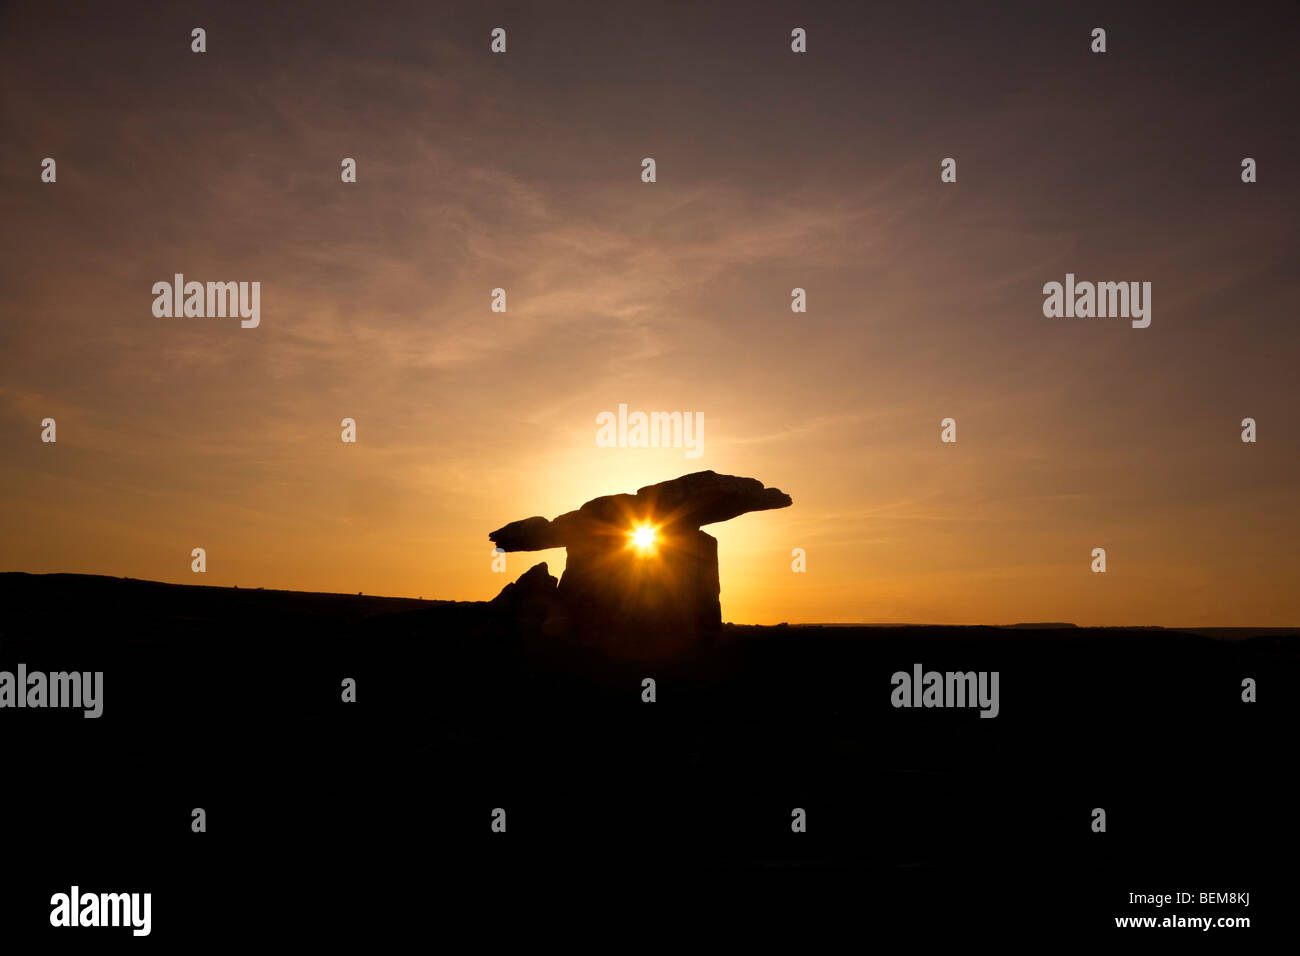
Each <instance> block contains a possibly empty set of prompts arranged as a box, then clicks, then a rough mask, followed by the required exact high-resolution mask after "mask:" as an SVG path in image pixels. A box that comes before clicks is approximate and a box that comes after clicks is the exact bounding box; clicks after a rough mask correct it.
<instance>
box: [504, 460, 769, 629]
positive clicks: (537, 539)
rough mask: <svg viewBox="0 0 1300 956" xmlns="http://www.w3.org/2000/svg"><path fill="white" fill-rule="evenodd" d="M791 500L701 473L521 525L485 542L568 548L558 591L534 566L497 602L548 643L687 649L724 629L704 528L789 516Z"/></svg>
mask: <svg viewBox="0 0 1300 956" xmlns="http://www.w3.org/2000/svg"><path fill="white" fill-rule="evenodd" d="M791 504H792V501H791V499H790V496H789V495H787V494H786V493H785V492H783V491H780V490H778V489H776V488H765V487H764V486H763V483H762V482H761V481H758V480H757V479H755V478H740V477H737V476H735V475H719V474H716V473H714V472H712V471H700V472H695V473H694V474H690V475H683V476H682V477H680V478H674V479H672V480H671V481H662V482H660V483H659V484H657V485H647V486H646V487H644V488H641V489H638V490H637V492H636V494H632V495H628V494H622V495H605V496H603V497H600V498H594V499H592V500H591V501H588V502H587V503H586V504H584V505H583V506H582V507H581V508H579V509H578V510H577V511H570V512H568V513H566V514H562V515H560V516H559V517H558V518H554V519H552V520H547V519H546V518H543V517H534V518H523V519H521V520H519V521H512V522H510V523H509V524H507V525H505V526H504V527H501V528H498V529H497V530H496V531H493V532H492V533H491V534H490V535H489V536H488V537H489V539H490V540H491V541H492V542H493V543H494V544H495V545H496V547H497V548H498V549H500V550H501V551H542V550H546V549H548V548H564V549H566V551H567V553H568V554H567V562H566V566H565V570H564V574H563V577H562V578H561V580H560V581H559V583H558V585H556V584H555V583H554V582H555V579H554V578H553V577H551V576H550V575H549V574H548V573H547V569H546V565H545V564H539V565H534V566H533V567H532V568H531V569H530V570H529V571H527V572H525V573H524V574H523V575H522V576H521V577H520V579H519V580H518V581H516V582H515V583H513V584H510V585H507V586H506V587H505V589H504V590H503V591H502V592H501V594H500V595H498V596H497V598H496V600H495V601H494V602H493V603H494V604H495V605H497V607H498V608H503V609H506V610H508V611H511V612H513V611H516V610H517V611H518V612H519V613H521V614H526V616H527V617H529V618H530V619H531V620H537V619H539V618H544V627H545V629H546V631H547V633H551V634H565V633H567V634H571V635H575V636H579V637H582V638H585V639H588V640H594V641H597V642H599V643H601V644H606V645H610V644H615V645H617V644H627V643H629V642H650V643H659V644H665V643H668V644H676V645H680V644H681V642H682V641H683V640H689V639H691V638H693V637H697V636H700V635H704V634H710V633H713V632H716V631H718V630H719V629H720V628H721V627H722V608H721V605H720V604H719V601H718V595H719V592H720V587H719V584H718V542H717V539H716V538H714V537H713V536H712V535H709V534H707V533H705V532H704V531H701V530H700V528H701V527H702V526H704V525H710V524H716V523H717V522H719V521H729V520H731V519H732V518H735V517H737V516H739V515H743V514H745V513H746V512H750V511H768V510H771V509H773V508H788V507H789V506H790V505H791Z"/></svg>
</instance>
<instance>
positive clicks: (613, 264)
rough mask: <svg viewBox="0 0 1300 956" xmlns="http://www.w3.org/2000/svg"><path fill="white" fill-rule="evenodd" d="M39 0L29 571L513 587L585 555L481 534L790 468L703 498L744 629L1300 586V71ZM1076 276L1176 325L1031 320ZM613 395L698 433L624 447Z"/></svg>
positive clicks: (778, 16) (1063, 42)
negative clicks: (770, 496)
mask: <svg viewBox="0 0 1300 956" xmlns="http://www.w3.org/2000/svg"><path fill="white" fill-rule="evenodd" d="M37 9H39V8H38V7H37V6H33V5H27V6H24V5H22V4H19V5H17V6H14V7H11V8H8V9H7V10H6V12H4V13H3V14H0V27H2V28H0V63H2V64H3V66H2V67H0V69H2V70H3V73H2V74H0V79H2V80H3V82H2V83H0V104H2V105H3V113H2V114H0V116H2V117H3V127H4V130H5V136H4V141H5V144H6V145H5V148H4V151H3V157H2V158H0V162H2V164H3V165H2V167H0V183H2V185H3V194H2V202H3V205H2V207H0V213H2V214H3V219H4V222H5V224H6V225H5V228H4V230H3V239H2V241H3V247H2V249H0V251H2V252H3V255H4V261H5V263H6V268H5V275H6V279H5V282H4V283H3V288H0V307H2V309H3V325H2V326H0V441H2V442H3V448H4V449H5V453H4V456H3V458H2V459H0V507H2V509H3V512H2V514H3V527H4V533H3V536H0V570H24V571H74V572H86V573H97V574H111V575H123V576H131V577H137V578H152V579H158V580H164V581H174V582H182V583H204V584H211V585H232V584H238V585H240V586H241V587H256V586H265V587H268V588H291V589H303V590H316V591H344V592H348V591H351V592H355V591H364V592H366V593H375V594H390V595H410V596H415V595H423V596H424V597H438V598H456V599H486V598H489V597H491V596H493V595H494V594H495V593H496V592H497V591H498V590H499V589H500V588H501V587H502V586H503V585H504V584H505V583H506V581H507V580H508V579H513V578H514V577H516V576H517V575H518V574H519V573H522V571H524V570H526V568H527V567H528V566H529V565H530V564H532V563H533V562H534V561H535V560H546V561H548V562H549V563H550V565H551V568H552V570H553V571H555V572H558V570H559V569H560V568H562V566H563V552H543V553H539V554H538V555H536V556H532V555H526V554H511V555H510V556H509V559H508V566H509V573H508V575H500V574H494V573H493V572H492V570H491V556H490V551H491V545H490V544H489V543H488V540H487V534H488V532H489V531H491V530H492V529H494V528H497V527H499V526H501V525H502V524H505V523H506V522H508V521H511V520H513V519H516V518H522V517H527V516H529V515H537V514H540V515H546V516H548V517H554V516H555V515H556V514H559V513H561V512H563V511H567V510H570V509H572V508H576V507H577V506H578V505H580V504H581V503H582V502H583V501H586V500H587V499H589V498H592V497H595V496H597V495H600V494H610V493H617V492H630V491H634V490H635V489H636V488H637V487H639V486H641V485H645V484H649V483H652V482H657V481H662V480H665V479H668V478H672V477H676V476H677V475H680V474H685V473H687V472H690V471H698V470H703V469H712V470H714V471H717V472H720V473H727V474H738V475H747V476H753V477H756V478H759V479H760V480H762V481H763V482H764V483H765V484H768V485H774V486H777V487H779V488H781V489H782V490H784V491H786V492H788V493H789V494H790V495H791V496H792V497H793V498H794V506H793V507H792V508H789V509H785V510H782V511H774V512H766V513H761V514H752V515H746V516H743V517H741V518H738V519H736V520H734V521H732V522H729V523H726V524H723V525H719V526H713V527H710V528H708V529H707V530H709V531H710V532H711V533H713V534H715V535H716V536H717V537H718V539H719V542H720V562H721V580H722V609H723V617H724V619H726V620H733V621H738V622H746V623H775V622H779V621H791V622H797V621H827V622H829V621H911V622H933V623H1010V622H1015V621H1032V620H1039V621H1042V620H1050V621H1073V622H1076V623H1079V624H1103V625H1105V624H1165V625H1201V626H1209V625H1237V626H1250V625H1253V626H1287V625H1293V624H1295V623H1296V622H1297V620H1300V588H1297V587H1296V586H1295V581H1296V578H1297V571H1298V570H1300V507H1298V506H1297V495H1296V488H1297V487H1298V486H1300V437H1298V435H1297V427H1296V423H1295V416H1296V412H1297V408H1300V402H1297V398H1298V397H1300V395H1298V392H1300V386H1297V376H1296V374H1295V367H1296V358H1297V355H1298V354H1300V351H1298V350H1297V347H1298V346H1300V335H1298V334H1297V331H1296V323H1295V310H1294V293H1293V289H1294V262H1295V253H1296V231H1295V223H1296V221H1297V215H1296V214H1297V211H1298V210H1297V202H1296V199H1297V193H1296V187H1295V185H1294V183H1295V181H1296V177H1295V170H1294V169H1293V168H1291V166H1293V164H1294V162H1295V159H1294V157H1295V156H1297V155H1300V153H1297V151H1296V150H1295V148H1294V147H1295V144H1294V143H1293V142H1291V139H1292V138H1294V135H1295V134H1294V132H1293V131H1292V129H1291V128H1290V127H1292V126H1293V124H1283V123H1280V122H1279V119H1278V117H1279V116H1280V115H1282V114H1281V113H1279V112H1278V110H1279V106H1278V104H1279V103H1284V102H1293V100H1294V89H1293V87H1294V78H1290V79H1286V78H1285V77H1284V75H1282V74H1279V73H1277V72H1276V71H1275V70H1274V68H1273V67H1270V66H1269V65H1268V64H1269V63H1272V62H1275V61H1276V62H1282V60H1281V59H1276V58H1270V57H1268V56H1260V55H1258V54H1259V52H1260V51H1258V50H1254V51H1251V50H1247V51H1245V52H1244V53H1241V56H1242V59H1240V60H1226V59H1222V57H1223V56H1224V55H1225V54H1222V53H1216V51H1218V50H1220V49H1221V48H1220V47H1217V46H1215V45H1213V44H1212V43H1209V41H1208V40H1206V39H1205V38H1204V37H1201V34H1197V36H1198V37H1201V38H1200V39H1196V40H1193V39H1191V38H1189V37H1181V36H1178V35H1172V36H1171V35H1170V34H1169V32H1168V30H1167V29H1164V30H1163V31H1162V30H1157V29H1156V28H1155V27H1154V26H1153V25H1152V24H1149V23H1145V22H1142V21H1140V20H1132V21H1127V20H1123V19H1121V18H1118V15H1117V17H1116V18H1115V19H1114V22H1115V23H1116V25H1117V26H1118V27H1119V28H1120V29H1121V31H1122V30H1123V29H1125V28H1127V29H1128V31H1129V35H1130V36H1131V37H1139V38H1141V40H1142V44H1143V45H1142V46H1141V51H1142V52H1141V55H1138V54H1137V53H1134V52H1131V50H1132V46H1131V45H1130V46H1128V47H1126V48H1127V49H1129V50H1130V52H1128V53H1125V52H1123V50H1124V49H1125V47H1121V48H1120V49H1119V50H1117V51H1115V52H1113V53H1111V54H1108V55H1107V56H1108V57H1109V59H1107V60H1104V61H1100V58H1092V59H1090V58H1089V54H1088V52H1087V49H1086V44H1084V45H1083V47H1082V52H1080V51H1079V50H1076V49H1075V48H1074V47H1075V46H1078V45H1079V44H1078V42H1077V37H1076V36H1074V31H1075V30H1076V25H1075V24H1072V23H1068V22H1055V21H1051V20H1049V19H1046V16H1047V14H1040V15H1039V19H1034V18H1033V17H1032V16H1031V17H1029V18H1027V19H1021V20H1019V21H1017V22H1016V24H1014V25H1011V26H1008V25H1006V24H1002V25H999V26H998V27H997V30H998V31H1004V32H996V31H995V32H992V33H988V34H987V35H986V34H985V33H981V31H991V30H994V27H992V26H990V25H989V24H987V23H985V22H984V21H983V20H981V19H979V18H978V17H977V15H976V13H974V12H969V11H967V12H963V8H962V7H960V6H958V7H953V8H951V9H949V10H948V11H947V13H946V14H945V16H946V18H947V19H943V18H940V22H942V23H944V24H947V26H948V27H950V28H951V29H941V30H934V29H932V28H931V27H927V26H926V25H924V24H919V23H888V24H886V25H882V24H879V23H877V24H865V23H858V22H856V21H849V22H848V26H845V24H844V23H837V22H836V21H835V14H834V11H826V12H823V13H820V14H818V16H817V17H816V18H811V17H804V19H806V20H808V21H809V22H808V23H807V24H805V26H807V27H808V29H809V36H810V38H811V39H810V52H809V54H807V57H806V58H804V59H801V58H799V57H795V56H793V55H792V54H790V53H789V52H788V46H787V45H786V41H784V40H783V39H782V37H783V36H788V28H789V25H790V24H789V23H788V20H789V16H788V15H787V14H785V13H775V14H769V13H765V12H762V11H761V10H759V11H754V12H752V13H751V15H750V16H749V17H748V18H747V19H746V20H745V21H744V22H743V26H739V25H736V24H734V23H733V22H732V21H728V20H727V18H726V16H725V15H724V14H723V13H718V14H716V15H715V14H709V13H702V12H698V11H697V12H696V13H693V14H692V13H687V12H682V14H681V15H682V16H686V17H688V21H687V22H688V23H689V25H690V28H689V29H682V28H681V21H680V20H679V21H674V20H673V18H672V17H671V16H667V15H656V14H654V13H653V12H649V11H646V10H643V9H640V8H629V12H628V15H627V16H626V17H618V18H605V17H601V16H599V15H597V14H594V13H593V14H592V15H591V16H589V17H583V16H579V15H577V14H566V15H564V16H552V17H550V18H546V17H543V16H542V15H541V14H540V13H537V12H515V13H513V14H511V15H510V17H508V18H507V19H508V20H509V22H507V23H506V24H505V25H506V26H507V28H509V30H510V47H509V52H508V53H507V54H506V55H504V56H498V57H494V56H493V55H492V54H490V53H489V52H488V42H487V38H488V32H489V30H490V29H491V27H492V26H495V25H497V24H496V23H495V22H494V21H493V18H494V17H495V16H497V14H491V15H489V14H487V13H482V14H480V13H478V12H475V11H474V10H473V9H472V8H470V9H467V10H466V11H464V12H461V13H443V12H436V11H429V10H426V9H423V8H422V7H421V6H419V5H411V6H409V7H405V6H403V7H399V8H397V9H398V11H399V12H397V13H393V14H392V15H390V16H385V15H382V14H380V13H379V12H376V13H375V15H374V16H371V15H370V14H369V13H368V14H367V15H366V16H364V17H359V15H354V12H348V11H351V10H352V8H348V11H342V10H341V11H340V12H339V13H337V14H335V13H331V12H328V11H322V13H321V17H320V19H319V21H318V22H313V23H311V24H302V23H299V22H296V21H293V20H290V19H287V18H286V19H277V16H278V15H277V14H275V13H274V12H270V11H265V10H261V9H260V7H258V6H252V5H250V6H248V8H247V9H244V10H242V11H241V12H239V13H235V12H232V11H235V10H238V9H239V6H238V5H233V6H232V8H231V10H228V11H225V12H223V13H222V14H220V15H219V18H218V15H216V14H212V15H209V14H208V13H206V12H205V13H204V14H203V17H206V20H207V21H210V23H209V27H208V29H209V52H208V53H206V54H203V55H195V54H192V53H190V52H189V40H188V37H189V30H190V28H191V27H192V26H194V25H198V23H199V20H198V19H196V17H197V16H199V15H198V14H193V13H176V12H172V13H168V14H166V15H160V16H159V17H156V18H152V19H149V20H147V21H145V20H142V21H141V22H139V23H135V24H121V23H115V22H110V21H107V20H106V21H104V22H99V21H96V20H86V19H84V18H77V17H68V18H66V19H60V18H48V17H38V16H35V15H34V14H33V11H34V10H37ZM160 9H163V8H160ZM674 9H675V8H674ZM689 9H690V8H682V10H683V11H687V10H689ZM634 11H639V12H634ZM840 12H841V13H843V15H844V16H846V17H851V16H852V13H851V8H846V10H845V11H840ZM891 16H896V14H893V15H891ZM963 17H970V18H971V19H970V21H969V22H967V21H965V20H963V19H962V18H963ZM200 19H202V18H200ZM191 21H194V22H193V23H191ZM729 24H731V25H730V26H729ZM885 26H887V27H888V29H885ZM1191 26H1194V25H1191ZM1191 26H1189V27H1188V28H1189V29H1191ZM1228 29H1232V27H1228ZM1008 30H1009V31H1013V32H1012V33H1007V32H1005V31H1008ZM1242 30H1243V31H1246V27H1242ZM1113 32H1114V28H1112V33H1113ZM881 33H885V34H888V36H889V41H888V42H886V41H885V40H884V39H883V38H882V37H881V36H880V34H881ZM1083 33H1084V35H1085V36H1086V34H1087V30H1086V29H1085V30H1084V31H1083ZM1251 35H1257V36H1262V35H1265V34H1264V33H1263V32H1260V31H1256V32H1255V33H1254V34H1251ZM1229 39H1230V38H1229ZM1030 41H1032V42H1030ZM1130 43H1137V41H1136V40H1132V41H1130ZM1197 43H1199V44H1203V46H1200V47H1197V46H1195V44H1197ZM1071 44H1073V45H1071ZM1189 44H1190V45H1191V48H1190V52H1189ZM1231 48H1232V44H1231V43H1230V42H1228V40H1225V41H1224V43H1223V44H1222V49H1231ZM1067 50H1068V52H1063V51H1067ZM1216 57H1217V58H1216ZM1283 126H1286V127H1287V128H1286V129H1283V128H1281V127H1283ZM1245 155H1256V156H1259V157H1260V169H1261V181H1260V182H1259V183H1256V184H1253V185H1249V186H1247V185H1243V184H1241V183H1240V181H1239V179H1238V173H1237V170H1238V164H1239V161H1240V157H1242V156H1245ZM45 156H52V157H55V158H56V159H57V162H58V181H57V183H55V184H43V183H41V182H40V179H39V173H40V160H41V159H42V158H43V157H45ZM345 156H350V157H355V158H356V159H357V163H358V182H357V183H356V184H348V185H345V184H342V183H341V182H340V181H339V163H340V160H341V159H342V158H343V157H345ZM645 156H653V157H655V159H656V161H657V164H658V181H657V182H656V183H654V184H643V183H642V182H641V181H640V161H641V159H642V158H643V157H645ZM945 156H955V157H957V159H958V163H959V179H958V182H957V183H956V184H941V183H940V182H939V176H938V172H939V160H940V159H941V158H943V157H945ZM176 272H182V273H184V274H185V275H186V277H187V278H191V279H195V280H198V281H241V280H243V281H252V280H257V281H260V282H261V283H262V315H261V324H260V326H259V327H258V328H256V329H241V328H240V327H239V324H238V321H237V320H230V319H208V318H180V319H178V318H171V319H159V318H155V317H154V316H153V315H152V312H151V304H152V301H153V296H152V294H151V292H150V290H151V287H152V285H153V283H154V282H156V281H159V280H170V279H171V277H172V275H173V274H174V273H176ZM1066 272H1073V273H1075V274H1076V275H1078V276H1079V277H1080V278H1081V279H1093V280H1145V281H1150V282H1151V283H1152V286H1153V321H1152V324H1151V327H1150V328H1147V329H1142V330H1137V329H1132V328H1130V327H1129V325H1128V323H1127V322H1123V321H1117V320H1105V319H1092V320H1089V319H1046V318H1044V317H1043V314H1042V311H1041V309H1042V301H1043V297H1042V292H1041V287H1042V285H1043V283H1045V282H1048V281H1061V280H1062V279H1063V278H1064V275H1065V273H1066ZM795 286H799V287H803V288H805V289H807V292H808V309H809V310H808V312H807V314H803V315H798V314H794V313H792V312H791V311H790V308H789V302H790V290H791V289H792V288H793V287H795ZM496 287H503V288H505V289H506V290H507V293H508V311H507V312H506V313H505V314H498V313H493V312H491V311H490V310H489V304H490V293H491V290H492V289H493V288H496ZM620 403H626V404H627V405H628V406H629V407H630V408H631V409H634V410H635V409H642V410H646V411H650V410H664V411H700V412H703V414H704V418H705V434H704V452H703V455H702V456H701V457H699V458H687V457H686V456H685V455H684V454H683V451H682V450H681V449H671V450H669V449H664V450H660V449H628V448H599V447H597V445H596V442H595V432H596V416H597V414H598V413H600V412H602V411H614V410H616V409H617V407H618V405H619V404H620ZM47 416H48V417H53V418H55V419H56V420H57V422H58V442H57V444H53V445H49V444H43V443H42V442H41V441H40V422H41V420H42V419H43V418H45V417H47ZM948 416H951V417H953V418H955V419H956V420H957V422H958V441H957V443H955V444H951V445H947V444H941V443H940V441H939V430H940V429H939V422H940V420H941V419H942V418H945V417H948ZM1246 416H1251V417H1254V418H1255V419H1256V420H1257V421H1258V423H1259V441H1258V443H1257V444H1253V445H1247V444H1243V443H1242V442H1241V441H1240V440H1239V434H1240V431H1241V429H1240V425H1239V423H1240V420H1241V419H1242V418H1243V417H1246ZM344 417H352V418H354V419H356V421H357V423H358V433H359V441H358V443H357V444H355V445H348V444H344V443H342V442H341V441H340V438H339V431H340V429H339V423H340V420H341V419H343V418H344ZM194 547H204V548H205V549H206V550H207V554H208V572H207V573H206V574H205V575H202V576H200V575H195V574H192V573H191V572H190V570H189V568H190V560H191V558H190V551H191V549H192V548H194ZM796 547H801V548H804V549H806V551H807V554H808V559H807V561H808V571H807V573H806V574H794V573H792V572H791V569H790V562H791V557H790V553H791V549H793V548H796ZM1094 547H1104V548H1106V549H1107V558H1108V572H1107V573H1106V574H1104V575H1097V574H1093V573H1091V572H1090V570H1089V564H1090V561H1091V557H1090V552H1091V550H1092V549H1093V548H1094Z"/></svg>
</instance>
